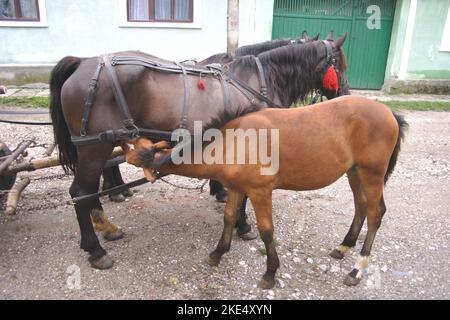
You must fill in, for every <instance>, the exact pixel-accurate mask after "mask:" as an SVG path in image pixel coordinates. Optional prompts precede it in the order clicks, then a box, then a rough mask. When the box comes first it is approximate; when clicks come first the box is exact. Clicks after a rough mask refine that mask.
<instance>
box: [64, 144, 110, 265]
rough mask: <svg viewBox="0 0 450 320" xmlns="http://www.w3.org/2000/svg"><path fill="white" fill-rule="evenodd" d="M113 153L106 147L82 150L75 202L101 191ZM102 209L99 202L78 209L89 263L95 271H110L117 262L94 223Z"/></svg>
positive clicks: (80, 148)
mask: <svg viewBox="0 0 450 320" xmlns="http://www.w3.org/2000/svg"><path fill="white" fill-rule="evenodd" d="M111 151H112V146H110V147H109V146H104V145H96V146H84V147H79V148H78V167H77V172H76V174H75V178H74V180H73V182H72V186H71V187H70V195H71V196H72V197H73V198H75V197H79V196H83V195H88V194H92V193H95V192H97V191H98V189H99V185H100V175H101V173H102V170H103V166H104V164H105V162H106V160H107V158H108V156H109V155H110V154H111ZM93 155H95V157H93ZM99 207H100V208H101V206H100V203H99V201H98V200H90V201H84V202H81V203H78V204H76V205H75V211H76V213H77V220H78V224H79V226H80V233H81V244H80V247H81V248H82V249H83V250H85V251H87V252H89V254H90V257H89V262H90V263H91V265H92V266H93V267H94V268H98V269H108V268H111V267H112V265H113V260H112V259H111V258H110V257H109V256H108V255H107V253H106V251H105V250H104V249H103V248H102V246H101V245H100V242H99V241H98V238H97V236H96V234H95V231H94V227H93V224H92V220H91V214H92V213H93V212H94V211H96V210H98V209H99Z"/></svg>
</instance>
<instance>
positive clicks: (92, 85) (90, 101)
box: [80, 62, 105, 137]
mask: <svg viewBox="0 0 450 320" xmlns="http://www.w3.org/2000/svg"><path fill="white" fill-rule="evenodd" d="M104 65H105V64H104V63H103V62H100V63H99V64H98V66H97V70H95V73H94V76H93V77H92V79H91V81H90V82H89V92H88V96H87V98H86V100H85V102H84V111H83V118H82V119H81V130H80V135H81V136H82V137H84V136H86V135H87V127H88V122H89V115H90V113H91V110H92V106H93V105H94V102H95V94H96V93H97V84H98V79H99V78H100V73H101V72H102V69H103V66H104Z"/></svg>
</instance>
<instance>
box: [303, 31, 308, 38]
mask: <svg viewBox="0 0 450 320" xmlns="http://www.w3.org/2000/svg"><path fill="white" fill-rule="evenodd" d="M302 39H303V40H309V35H308V31H306V30H305V31H303V32H302Z"/></svg>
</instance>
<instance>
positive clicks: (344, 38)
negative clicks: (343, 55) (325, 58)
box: [336, 32, 348, 48]
mask: <svg viewBox="0 0 450 320" xmlns="http://www.w3.org/2000/svg"><path fill="white" fill-rule="evenodd" d="M347 36H348V32H346V33H345V34H344V35H343V36H342V37H340V38H339V39H338V41H336V48H340V47H342V45H343V44H344V42H345V40H346V39H347Z"/></svg>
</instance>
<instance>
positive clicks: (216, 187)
mask: <svg viewBox="0 0 450 320" xmlns="http://www.w3.org/2000/svg"><path fill="white" fill-rule="evenodd" d="M209 190H210V191H209V193H210V194H211V195H212V196H216V200H217V201H218V202H222V203H226V202H227V196H228V193H227V191H226V190H225V188H224V187H223V185H222V184H221V183H220V182H219V181H216V180H209Z"/></svg>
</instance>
